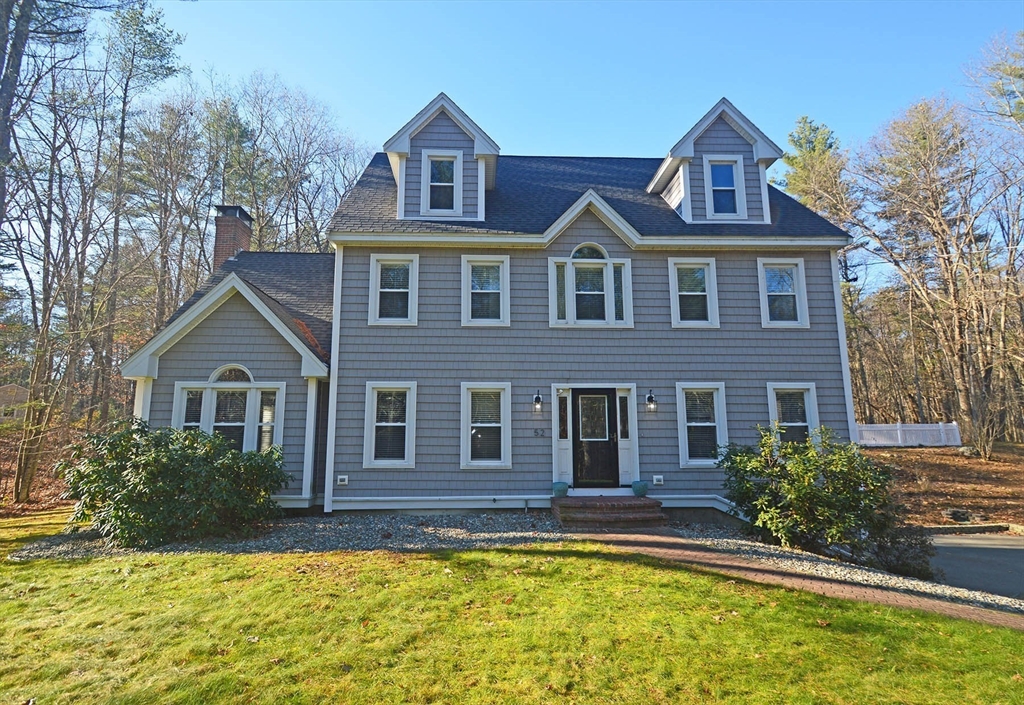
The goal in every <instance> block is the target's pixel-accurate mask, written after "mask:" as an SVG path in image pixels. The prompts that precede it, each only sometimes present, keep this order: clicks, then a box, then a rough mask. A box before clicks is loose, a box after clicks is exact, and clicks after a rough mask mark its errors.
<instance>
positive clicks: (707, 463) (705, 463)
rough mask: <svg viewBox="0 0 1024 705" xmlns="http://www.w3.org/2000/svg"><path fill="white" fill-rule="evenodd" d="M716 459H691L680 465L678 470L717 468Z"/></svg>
mask: <svg viewBox="0 0 1024 705" xmlns="http://www.w3.org/2000/svg"><path fill="white" fill-rule="evenodd" d="M717 464H718V461H717V460H691V461H689V462H687V463H686V464H685V465H680V466H679V469H680V470H717V469H718V468H716V467H715V466H716V465H717Z"/></svg>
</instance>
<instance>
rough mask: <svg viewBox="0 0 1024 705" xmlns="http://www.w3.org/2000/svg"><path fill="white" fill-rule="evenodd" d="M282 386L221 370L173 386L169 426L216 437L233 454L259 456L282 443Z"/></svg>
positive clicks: (238, 368)
mask: <svg viewBox="0 0 1024 705" xmlns="http://www.w3.org/2000/svg"><path fill="white" fill-rule="evenodd" d="M285 387H286V385H285V383H284V382H265V381H262V380H256V379H255V378H254V377H253V375H252V373H251V372H250V371H249V370H248V369H246V368H245V367H243V366H242V365H236V364H231V365H224V366H222V367H219V368H217V369H216V370H214V372H213V374H211V375H210V377H209V379H207V380H206V381H205V382H199V381H197V382H181V381H179V382H175V383H174V402H173V405H172V408H171V426H173V427H174V428H180V429H190V428H194V429H199V430H201V431H205V432H207V433H217V434H219V435H221V436H223V437H224V438H226V439H227V441H228V443H229V444H230V445H231V447H232V448H234V449H235V450H239V451H247V450H258V451H264V450H267V449H268V448H270V447H271V446H274V445H278V446H279V445H281V444H282V442H283V439H284V424H283V416H284V403H285Z"/></svg>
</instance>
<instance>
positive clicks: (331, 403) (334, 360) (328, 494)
mask: <svg viewBox="0 0 1024 705" xmlns="http://www.w3.org/2000/svg"><path fill="white" fill-rule="evenodd" d="M344 250H345V248H344V247H340V246H337V245H335V248H334V299H333V305H334V308H333V313H332V314H331V381H330V389H329V390H328V392H327V460H326V463H325V467H324V513H325V514H330V513H331V502H332V499H333V492H334V456H335V453H336V451H337V447H336V446H337V438H338V358H339V354H338V348H339V347H341V283H342V281H341V277H342V268H343V265H344V254H345V252H344Z"/></svg>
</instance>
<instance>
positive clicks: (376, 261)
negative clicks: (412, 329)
mask: <svg viewBox="0 0 1024 705" xmlns="http://www.w3.org/2000/svg"><path fill="white" fill-rule="evenodd" d="M419 268H420V256H419V255H401V254H372V255H370V298H369V307H368V308H369V312H368V317H367V323H368V325H371V326H414V325H416V323H417V319H418V314H419V311H418V309H419Z"/></svg>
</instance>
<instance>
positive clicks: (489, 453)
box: [461, 382, 512, 470]
mask: <svg viewBox="0 0 1024 705" xmlns="http://www.w3.org/2000/svg"><path fill="white" fill-rule="evenodd" d="M461 455H462V458H461V459H462V468H463V469H471V468H494V469H505V470H507V469H509V468H511V467H512V385H511V384H509V383H507V382H498V383H487V382H482V383H477V382H463V383H462V454H461Z"/></svg>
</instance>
